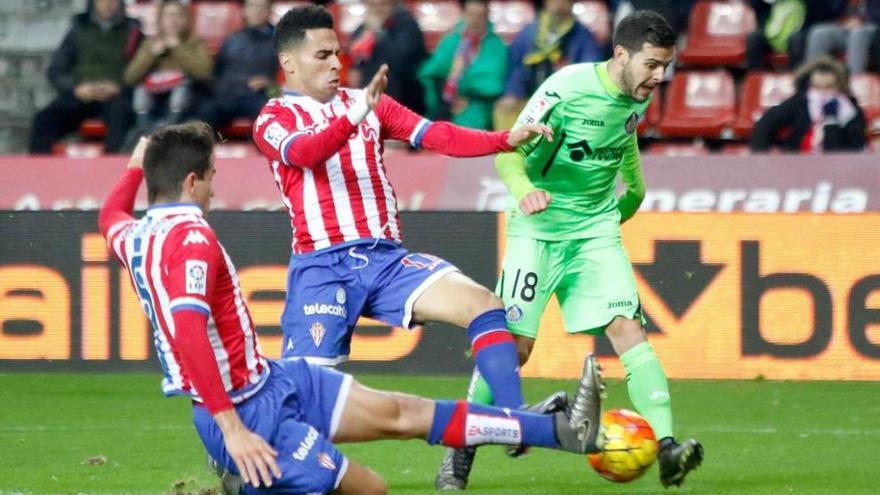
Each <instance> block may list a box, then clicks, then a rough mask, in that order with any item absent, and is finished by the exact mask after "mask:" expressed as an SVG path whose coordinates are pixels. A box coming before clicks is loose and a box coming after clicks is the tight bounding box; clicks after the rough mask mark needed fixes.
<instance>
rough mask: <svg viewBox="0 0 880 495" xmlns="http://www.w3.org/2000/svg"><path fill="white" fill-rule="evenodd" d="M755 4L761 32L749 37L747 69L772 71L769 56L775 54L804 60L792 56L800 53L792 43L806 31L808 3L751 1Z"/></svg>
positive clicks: (772, 0) (801, 0) (798, 1)
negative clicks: (792, 51) (797, 52)
mask: <svg viewBox="0 0 880 495" xmlns="http://www.w3.org/2000/svg"><path fill="white" fill-rule="evenodd" d="M751 4H752V8H753V9H754V10H755V15H756V16H757V20H758V29H757V30H755V31H753V32H751V33H749V35H748V36H747V37H746V69H747V70H766V69H768V68H769V64H768V63H767V55H768V54H769V53H771V52H773V53H777V54H786V53H787V54H789V57H790V58H792V59H793V58H800V55H798V54H794V55H792V54H791V50H797V49H798V47H795V46H794V44H793V43H791V39H792V37H793V36H794V35H796V34H797V33H798V32H799V31H800V30H801V28H803V26H804V21H805V20H806V18H807V6H806V5H805V4H804V0H775V1H774V0H751Z"/></svg>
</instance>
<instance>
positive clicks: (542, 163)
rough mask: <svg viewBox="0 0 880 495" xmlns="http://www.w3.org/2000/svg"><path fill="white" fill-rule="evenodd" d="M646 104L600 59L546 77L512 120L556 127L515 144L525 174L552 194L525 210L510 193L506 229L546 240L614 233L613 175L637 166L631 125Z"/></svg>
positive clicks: (615, 231)
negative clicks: (537, 208)
mask: <svg viewBox="0 0 880 495" xmlns="http://www.w3.org/2000/svg"><path fill="white" fill-rule="evenodd" d="M647 106H648V102H647V101H645V102H637V101H635V100H633V99H632V98H629V97H628V96H625V95H624V94H622V93H621V92H620V90H619V89H617V88H616V87H615V86H614V84H613V83H611V81H610V79H608V74H607V70H606V67H605V63H604V62H603V63H596V64H593V63H589V64H575V65H570V66H568V67H566V68H564V69H562V70H560V71H559V72H557V73H556V74H554V75H553V76H551V77H550V78H549V79H547V81H545V82H544V84H543V85H542V86H541V87H540V88H539V89H538V91H536V92H535V94H534V95H533V96H532V98H531V99H530V100H529V102H528V104H527V105H526V107H525V109H523V111H522V113H521V114H520V116H519V118H518V119H517V125H524V124H528V123H537V122H539V123H544V124H547V125H548V126H550V127H551V128H552V129H553V136H554V139H553V141H549V140H546V139H543V138H538V139H536V140H534V141H532V142H530V143H528V144H526V145H524V146H523V147H521V148H520V151H521V152H522V153H523V154H524V155H525V161H526V171H527V173H528V176H529V179H530V180H531V181H532V183H533V184H534V185H535V187H538V188H540V189H544V190H546V191H548V192H549V193H550V195H551V196H552V201H551V202H550V205H549V207H548V209H547V210H546V211H545V212H543V213H540V214H537V215H532V216H524V215H522V213H521V212H520V211H519V209H518V207H517V205H516V201H515V200H514V199H512V198H511V199H510V201H509V203H508V208H507V213H508V233H509V234H510V235H524V236H529V237H533V238H537V239H546V240H562V239H573V238H584V237H597V236H604V235H617V234H618V233H619V220H620V218H619V214H618V212H617V198H616V184H617V181H616V178H617V174H618V173H619V172H620V171H621V168H622V167H623V168H626V167H637V166H639V165H638V161H639V157H638V145H637V143H636V127H637V125H638V120H639V116H640V115H642V114H643V113H644V111H645V109H646V108H647Z"/></svg>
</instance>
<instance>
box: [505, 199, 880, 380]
mask: <svg viewBox="0 0 880 495" xmlns="http://www.w3.org/2000/svg"><path fill="white" fill-rule="evenodd" d="M503 223H504V221H503V218H502V220H501V224H500V228H499V260H501V259H502V256H503V250H504V226H503ZM623 238H624V244H625V245H626V248H627V250H628V252H629V256H630V260H631V261H632V263H633V266H634V272H635V275H636V282H637V284H638V289H639V294H640V298H641V301H642V305H643V308H644V310H645V313H646V314H647V317H648V318H649V320H650V323H649V325H648V328H649V330H652V331H650V333H649V339H650V341H651V343H652V345H653V347H654V349H655V350H656V351H657V354H658V355H659V356H660V359H661V361H662V363H663V366H664V368H665V370H666V372H667V374H668V375H669V377H670V378H739V379H751V378H757V377H765V378H768V379H786V380H788V379H790V380H880V215H875V214H863V215H851V216H844V215H826V214H787V215H781V214H780V215H775V214H768V215H747V214H736V213H733V214H714V213H712V214H700V213H695V214H687V213H677V214H670V213H665V214H657V213H654V214H651V213H647V214H639V215H636V216H635V218H634V219H633V220H631V221H630V222H628V223H627V224H625V225H624V227H623ZM499 262H500V261H499ZM594 341H595V342H599V341H597V340H595V339H593V338H589V337H585V336H583V335H568V334H567V333H566V332H565V329H564V325H563V320H562V314H561V313H560V310H559V306H558V305H557V304H556V301H555V300H551V302H550V304H549V305H548V307H547V310H546V311H545V313H544V317H543V320H542V323H541V329H540V334H539V337H538V340H537V343H536V345H535V349H534V353H533V354H532V357H531V359H530V361H529V363H528V364H527V365H526V366H525V367H524V368H523V376H528V377H553V378H575V377H577V376H579V374H580V369H581V363H582V361H583V357H584V355H585V354H586V353H588V352H594V351H600V352H599V354H600V362H601V363H602V365H603V366H604V368H605V370H606V374H607V375H608V376H611V377H622V376H623V375H624V371H623V367H622V365H621V364H620V362H619V360H618V359H617V357H615V356H614V354H613V352H610V347H608V346H607V344H606V345H605V349H604V351H603V350H602V349H599V348H598V347H599V345H597V344H594ZM594 345H595V348H594Z"/></svg>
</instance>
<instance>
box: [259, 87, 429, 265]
mask: <svg viewBox="0 0 880 495" xmlns="http://www.w3.org/2000/svg"><path fill="white" fill-rule="evenodd" d="M362 97H363V90H360V89H340V90H339V92H338V94H337V95H336V96H335V97H334V98H333V99H332V100H331V101H329V102H327V103H321V102H319V101H317V100H315V99H313V98H311V97H308V96H303V95H298V94H296V93H289V92H288V93H285V94H284V96H282V97H281V98H276V99H273V100H270V101H269V102H268V103H267V104H266V106H265V107H263V111H262V112H261V113H260V116H259V117H258V118H257V120H256V122H255V123H254V129H253V136H254V141H255V142H256V144H257V147H258V148H259V149H260V151H261V152H262V153H263V155H264V156H266V157H267V158H268V159H269V165H270V167H271V169H272V173H273V175H274V177H275V184H276V185H277V186H278V189H279V190H280V191H281V196H282V201H283V202H284V204H285V205H286V206H287V209H288V211H289V212H290V223H291V226H292V227H293V252H294V253H305V252H310V251H315V250H318V249H323V248H327V247H330V246H332V245H334V244H338V243H342V242H350V241H356V240H359V239H365V238H378V239H390V240H393V241H396V242H400V240H401V236H400V222H399V219H398V211H397V198H396V197H395V194H394V189H393V188H392V186H391V183H390V182H389V180H388V177H387V175H386V173H385V165H384V163H383V160H382V151H383V141H384V140H385V139H395V140H400V141H408V142H409V143H410V144H412V145H413V146H416V147H418V146H419V145H420V144H421V139H422V137H423V136H424V134H425V132H427V130H428V128H429V127H431V125H432V123H431V122H430V121H429V120H427V119H424V118H422V117H421V116H419V115H417V114H416V113H414V112H412V111H411V110H409V109H407V108H406V107H404V106H403V105H401V104H399V103H397V102H396V101H394V99H392V98H390V97H388V96H384V95H383V96H382V97H381V99H380V101H379V104H378V105H377V106H376V108H375V110H374V111H372V112H369V113H368V114H367V116H366V117H365V118H364V119H363V120H362V121H361V122H360V123H359V124H358V125H357V127H356V128H354V129H353V132H351V133H350V135H349V136H348V139H347V141H345V142H344V143H342V145H341V147H339V148H338V149H332V150H331V151H330V152H329V153H327V156H329V159H326V160H321V161H322V163H320V164H303V163H291V159H290V153H289V150H290V146H291V145H292V144H293V143H294V142H295V141H296V140H297V139H299V138H301V137H303V136H313V135H315V134H317V133H319V132H321V131H323V130H325V129H327V128H328V127H330V126H331V125H332V124H333V123H334V122H336V121H337V120H339V119H340V118H341V119H346V112H348V110H349V108H351V106H352V105H353V104H354V102H355V101H357V100H358V99H360V98H362ZM343 138H344V137H343ZM343 140H344V139H343ZM331 154H332V156H331ZM312 165H313V166H312Z"/></svg>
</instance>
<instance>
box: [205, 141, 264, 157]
mask: <svg viewBox="0 0 880 495" xmlns="http://www.w3.org/2000/svg"><path fill="white" fill-rule="evenodd" d="M214 156H215V157H217V158H255V157H259V156H261V155H260V151H259V150H258V149H257V147H256V146H254V145H253V143H242V142H234V143H218V144H216V145H214Z"/></svg>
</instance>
